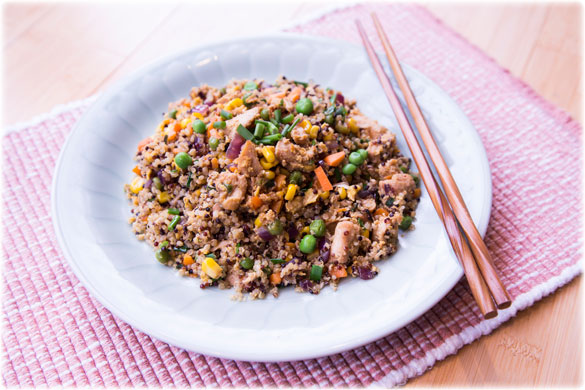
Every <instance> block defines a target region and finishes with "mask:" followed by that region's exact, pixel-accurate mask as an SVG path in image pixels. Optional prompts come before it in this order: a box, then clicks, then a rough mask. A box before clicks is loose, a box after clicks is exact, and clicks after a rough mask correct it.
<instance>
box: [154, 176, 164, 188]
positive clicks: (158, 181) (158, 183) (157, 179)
mask: <svg viewBox="0 0 585 390" xmlns="http://www.w3.org/2000/svg"><path fill="white" fill-rule="evenodd" d="M152 184H154V187H155V188H156V189H157V190H162V189H163V185H162V182H161V181H160V179H159V178H158V177H155V178H154V179H152Z"/></svg>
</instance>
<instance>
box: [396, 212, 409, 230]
mask: <svg viewBox="0 0 585 390" xmlns="http://www.w3.org/2000/svg"><path fill="white" fill-rule="evenodd" d="M410 225H412V217H411V216H409V215H405V216H404V217H402V222H400V225H398V227H399V228H400V230H407V229H408V228H409V227H410Z"/></svg>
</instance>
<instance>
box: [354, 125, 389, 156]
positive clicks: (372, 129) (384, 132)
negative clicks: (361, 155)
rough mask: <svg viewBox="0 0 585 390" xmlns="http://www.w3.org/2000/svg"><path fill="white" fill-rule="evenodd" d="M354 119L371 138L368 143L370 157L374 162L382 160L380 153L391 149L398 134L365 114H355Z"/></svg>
mask: <svg viewBox="0 0 585 390" xmlns="http://www.w3.org/2000/svg"><path fill="white" fill-rule="evenodd" d="M353 119H354V120H355V122H356V125H357V126H358V127H359V128H360V129H362V130H363V131H364V132H365V133H366V134H367V136H368V137H369V139H370V144H369V145H368V148H367V151H368V159H369V160H370V161H372V162H380V155H381V154H382V153H383V152H384V150H391V149H392V148H393V147H394V144H395V142H396V136H395V135H394V134H392V133H391V132H389V131H388V129H386V128H385V127H383V126H381V125H380V124H379V123H378V121H375V120H372V119H370V118H367V117H365V116H363V115H355V116H353Z"/></svg>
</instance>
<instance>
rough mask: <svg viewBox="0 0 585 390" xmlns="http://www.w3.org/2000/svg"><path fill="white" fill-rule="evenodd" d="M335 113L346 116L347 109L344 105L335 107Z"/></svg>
mask: <svg viewBox="0 0 585 390" xmlns="http://www.w3.org/2000/svg"><path fill="white" fill-rule="evenodd" d="M335 115H343V116H346V115H347V109H346V108H345V107H344V106H341V107H339V108H338V109H337V111H335Z"/></svg>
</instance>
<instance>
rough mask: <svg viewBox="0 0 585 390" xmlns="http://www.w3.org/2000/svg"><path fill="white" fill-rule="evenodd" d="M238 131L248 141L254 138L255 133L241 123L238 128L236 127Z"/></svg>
mask: <svg viewBox="0 0 585 390" xmlns="http://www.w3.org/2000/svg"><path fill="white" fill-rule="evenodd" d="M236 131H237V132H238V134H239V135H241V136H242V137H244V138H245V139H247V140H248V141H250V140H252V139H254V134H252V133H250V131H249V130H248V129H246V128H245V127H244V126H242V125H239V126H238V128H237V129H236Z"/></svg>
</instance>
